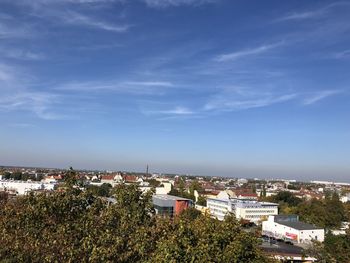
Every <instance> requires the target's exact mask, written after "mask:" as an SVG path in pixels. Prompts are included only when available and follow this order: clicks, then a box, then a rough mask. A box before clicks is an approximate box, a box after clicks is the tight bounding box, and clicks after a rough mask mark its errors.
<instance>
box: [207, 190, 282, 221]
mask: <svg viewBox="0 0 350 263" xmlns="http://www.w3.org/2000/svg"><path fill="white" fill-rule="evenodd" d="M207 207H208V209H209V211H210V213H211V215H212V216H214V217H216V218H217V219H219V220H223V219H224V217H225V215H226V214H228V213H232V214H234V215H235V216H236V218H237V219H245V220H248V221H250V222H253V223H258V222H259V221H262V220H263V219H265V218H267V217H268V216H269V215H277V214H278V204H274V203H268V202H258V201H256V200H244V199H238V198H232V197H230V195H229V193H228V192H227V191H222V192H220V193H219V194H218V195H217V197H216V198H208V199H207Z"/></svg>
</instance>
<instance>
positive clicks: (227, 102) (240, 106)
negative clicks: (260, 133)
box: [204, 93, 298, 111]
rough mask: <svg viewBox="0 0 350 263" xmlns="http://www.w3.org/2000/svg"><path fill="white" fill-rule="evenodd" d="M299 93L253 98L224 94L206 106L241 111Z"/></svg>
mask: <svg viewBox="0 0 350 263" xmlns="http://www.w3.org/2000/svg"><path fill="white" fill-rule="evenodd" d="M297 96H298V95H297V94H295V93H292V94H285V95H269V96H266V95H263V94H262V95H261V96H260V97H259V96H254V97H253V98H230V97H227V96H224V95H220V96H219V97H217V98H215V99H213V100H211V101H209V102H208V103H207V104H206V105H205V106H204V110H206V111H239V110H247V109H252V108H262V107H267V106H270V105H273V104H277V103H282V102H288V101H291V100H293V99H295V98H297Z"/></svg>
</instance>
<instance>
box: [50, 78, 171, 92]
mask: <svg viewBox="0 0 350 263" xmlns="http://www.w3.org/2000/svg"><path fill="white" fill-rule="evenodd" d="M172 86H173V84H172V83H171V82H167V81H118V80H112V81H86V82H69V83H64V84H62V85H59V86H57V87H55V88H54V89H55V90H61V91H81V92H96V91H106V92H119V93H129V94H134V95H161V94H163V93H164V89H165V88H169V87H172Z"/></svg>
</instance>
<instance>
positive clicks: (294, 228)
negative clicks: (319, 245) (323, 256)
mask: <svg viewBox="0 0 350 263" xmlns="http://www.w3.org/2000/svg"><path fill="white" fill-rule="evenodd" d="M262 234H263V235H266V236H269V237H273V238H276V239H283V240H285V241H291V242H293V243H309V242H311V241H312V240H317V241H320V242H323V241H324V229H323V228H319V227H316V226H314V225H310V224H307V223H304V222H301V221H299V217H298V216H297V215H276V216H269V218H268V220H267V221H264V222H262Z"/></svg>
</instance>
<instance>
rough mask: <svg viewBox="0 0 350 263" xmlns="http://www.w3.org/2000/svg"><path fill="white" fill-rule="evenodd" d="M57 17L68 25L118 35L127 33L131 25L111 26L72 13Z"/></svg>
mask: <svg viewBox="0 0 350 263" xmlns="http://www.w3.org/2000/svg"><path fill="white" fill-rule="evenodd" d="M57 15H58V16H59V17H60V18H61V20H62V21H64V22H65V23H67V24H72V25H82V26H88V27H91V28H97V29H102V30H106V31H113V32H117V33H122V32H126V31H128V29H129V27H130V26H129V25H115V24H110V23H107V22H103V21H100V20H97V19H95V18H93V17H89V16H86V15H83V14H79V13H77V12H72V11H70V12H66V13H61V14H57Z"/></svg>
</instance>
